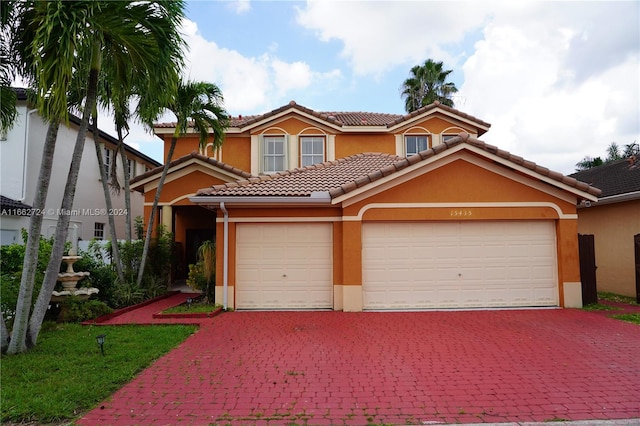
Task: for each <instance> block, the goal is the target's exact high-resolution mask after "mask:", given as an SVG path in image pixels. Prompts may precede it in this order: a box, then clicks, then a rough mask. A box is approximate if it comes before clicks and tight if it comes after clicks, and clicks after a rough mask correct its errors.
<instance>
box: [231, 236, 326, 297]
mask: <svg viewBox="0 0 640 426" xmlns="http://www.w3.org/2000/svg"><path fill="white" fill-rule="evenodd" d="M332 264H333V262H332V227H331V225H330V224H238V225H236V307H237V308H238V309H320V308H322V309H324V308H331V307H332V306H333V273H332Z"/></svg>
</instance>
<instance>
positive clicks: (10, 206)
mask: <svg viewBox="0 0 640 426" xmlns="http://www.w3.org/2000/svg"><path fill="white" fill-rule="evenodd" d="M0 210H2V214H7V215H9V216H31V206H29V205H27V204H24V203H23V202H21V201H17V200H14V199H13V198H9V197H5V196H4V195H0Z"/></svg>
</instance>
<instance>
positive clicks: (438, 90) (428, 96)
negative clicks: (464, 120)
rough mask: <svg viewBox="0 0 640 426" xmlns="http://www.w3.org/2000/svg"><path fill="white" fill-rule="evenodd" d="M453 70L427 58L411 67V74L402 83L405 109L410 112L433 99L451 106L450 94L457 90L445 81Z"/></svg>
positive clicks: (452, 84)
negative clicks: (445, 68)
mask: <svg viewBox="0 0 640 426" xmlns="http://www.w3.org/2000/svg"><path fill="white" fill-rule="evenodd" d="M452 72H453V70H443V64H442V62H435V61H433V60H432V59H427V60H426V61H425V62H424V64H423V65H416V66H414V67H413V68H411V76H410V77H409V78H407V79H406V80H405V81H404V83H403V84H402V88H401V90H402V97H403V98H405V106H404V107H405V110H406V111H407V112H412V111H415V110H417V109H420V108H422V107H423V106H425V105H429V104H431V103H433V102H435V101H439V102H440V103H441V104H443V105H446V106H450V107H453V100H452V99H451V97H452V95H453V94H454V93H456V92H457V91H458V88H457V87H456V85H455V84H454V83H452V82H447V78H448V77H449V74H451V73H452Z"/></svg>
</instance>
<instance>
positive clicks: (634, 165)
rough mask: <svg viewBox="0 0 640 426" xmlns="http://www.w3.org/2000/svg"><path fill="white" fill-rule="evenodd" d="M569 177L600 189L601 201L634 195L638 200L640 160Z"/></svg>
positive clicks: (585, 171)
mask: <svg viewBox="0 0 640 426" xmlns="http://www.w3.org/2000/svg"><path fill="white" fill-rule="evenodd" d="M570 176H571V177H573V178H575V179H577V180H579V181H581V182H585V183H587V184H589V185H592V186H595V187H597V188H600V189H601V190H602V198H603V199H604V198H609V197H621V196H624V195H632V194H634V193H635V195H636V196H637V198H640V158H636V157H631V158H627V159H623V160H618V161H614V162H611V163H608V164H603V165H602V166H598V167H593V168H591V169H588V170H582V171H579V172H577V173H573V174H571V175H570ZM601 201H602V200H601Z"/></svg>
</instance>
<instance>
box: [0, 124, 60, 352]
mask: <svg viewBox="0 0 640 426" xmlns="http://www.w3.org/2000/svg"><path fill="white" fill-rule="evenodd" d="M59 127H60V123H59V122H58V121H54V122H51V123H49V127H48V129H47V136H46V137H45V141H44V147H43V149H42V160H41V162H40V172H39V175H38V185H37V189H36V195H35V198H34V199H33V209H34V212H36V213H38V214H33V215H31V219H30V220H29V233H28V236H27V246H26V248H25V253H24V262H23V264H22V277H21V278H20V290H19V292H18V302H17V304H16V316H15V318H14V321H13V329H12V330H11V341H10V342H9V347H8V348H7V353H8V354H16V353H20V352H24V351H26V350H27V345H26V337H27V328H28V323H29V312H30V310H31V300H32V298H33V287H34V284H35V280H36V266H37V264H38V249H39V247H40V232H41V230H42V219H43V215H42V212H43V211H44V209H45V202H46V201H47V191H48V190H49V182H50V181H51V170H52V169H53V154H54V153H55V149H56V141H57V139H58V129H59Z"/></svg>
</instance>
